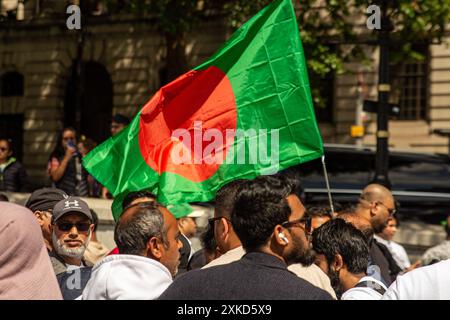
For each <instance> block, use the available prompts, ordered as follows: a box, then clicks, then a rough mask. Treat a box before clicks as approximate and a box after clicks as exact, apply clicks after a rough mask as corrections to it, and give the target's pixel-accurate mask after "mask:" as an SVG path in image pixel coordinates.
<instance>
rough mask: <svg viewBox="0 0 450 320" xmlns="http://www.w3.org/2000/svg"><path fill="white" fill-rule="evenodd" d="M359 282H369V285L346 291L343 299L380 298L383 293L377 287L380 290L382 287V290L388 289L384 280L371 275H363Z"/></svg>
mask: <svg viewBox="0 0 450 320" xmlns="http://www.w3.org/2000/svg"><path fill="white" fill-rule="evenodd" d="M359 283H367V286H362V287H353V288H351V289H349V290H347V291H345V292H344V294H343V295H342V297H341V300H380V299H381V297H382V296H383V295H382V294H381V293H379V292H378V291H377V290H375V288H376V289H378V290H379V289H380V288H381V289H382V291H386V290H387V288H386V286H385V285H384V284H383V282H381V281H379V280H377V279H375V278H373V277H370V276H365V277H362V278H361V279H360V280H359V281H358V284H359Z"/></svg>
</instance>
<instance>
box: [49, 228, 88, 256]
mask: <svg viewBox="0 0 450 320" xmlns="http://www.w3.org/2000/svg"><path fill="white" fill-rule="evenodd" d="M89 241H91V232H89V235H88V237H87V239H86V241H85V242H84V244H82V245H81V246H80V247H78V248H69V247H67V246H66V245H65V244H64V241H62V240H59V239H58V238H57V237H56V235H55V233H54V232H53V233H52V243H53V248H54V249H55V251H56V253H57V254H59V255H60V256H63V257H71V258H75V259H81V258H83V255H84V252H85V251H86V248H87V246H88V245H89Z"/></svg>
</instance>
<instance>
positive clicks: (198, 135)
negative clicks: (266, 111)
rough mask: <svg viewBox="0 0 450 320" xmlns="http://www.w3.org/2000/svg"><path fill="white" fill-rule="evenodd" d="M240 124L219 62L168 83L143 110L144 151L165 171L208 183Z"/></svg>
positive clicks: (158, 169) (151, 162)
mask: <svg viewBox="0 0 450 320" xmlns="http://www.w3.org/2000/svg"><path fill="white" fill-rule="evenodd" d="M236 125H237V109H236V100H235V97H234V93H233V88H232V86H231V83H230V80H229V79H228V78H227V76H226V74H225V73H224V72H223V71H222V70H220V69H219V68H217V67H214V66H211V67H209V68H207V69H205V70H201V71H196V70H194V71H190V72H188V73H186V74H184V75H182V76H181V77H179V78H177V79H176V80H174V81H173V82H171V83H169V84H167V85H166V86H164V87H162V88H161V89H160V90H159V91H158V92H157V93H156V94H155V95H154V96H153V97H152V99H151V100H150V101H149V102H148V103H147V104H146V105H145V106H144V108H143V109H142V112H141V118H140V125H139V126H140V127H139V146H140V150H141V154H142V156H143V158H144V159H145V162H146V163H147V164H148V165H149V166H150V167H151V168H152V169H153V170H155V171H156V172H158V174H159V175H161V173H163V172H172V173H175V174H179V175H181V176H183V177H185V178H187V179H189V180H191V181H193V182H201V181H205V180H206V179H208V178H210V177H211V176H212V175H213V174H214V173H215V172H216V171H217V169H218V168H219V167H220V165H221V164H222V163H223V162H224V161H225V158H226V155H227V152H228V150H229V147H230V146H231V145H232V144H233V141H234V136H235V133H236Z"/></svg>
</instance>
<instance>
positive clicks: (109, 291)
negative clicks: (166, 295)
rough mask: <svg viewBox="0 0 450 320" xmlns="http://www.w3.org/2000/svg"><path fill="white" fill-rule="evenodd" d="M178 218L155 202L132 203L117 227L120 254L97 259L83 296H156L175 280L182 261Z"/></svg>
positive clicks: (96, 298)
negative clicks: (97, 261) (98, 260)
mask: <svg viewBox="0 0 450 320" xmlns="http://www.w3.org/2000/svg"><path fill="white" fill-rule="evenodd" d="M179 237H180V231H179V230H178V225H177V220H176V219H175V217H174V216H173V215H172V214H171V213H170V212H169V211H168V210H167V209H166V208H164V207H161V206H160V205H158V204H156V203H155V202H143V203H137V204H135V205H131V206H129V207H128V208H127V209H126V210H125V211H124V213H123V214H122V215H121V217H120V220H119V221H118V223H117V225H116V228H115V230H114V240H115V242H116V243H117V247H118V248H119V252H120V254H117V255H111V256H108V257H106V258H104V259H103V260H102V261H100V262H99V263H97V264H96V265H95V267H94V268H93V269H92V275H91V278H90V280H89V282H88V283H87V285H86V288H85V289H84V291H83V300H152V299H156V298H158V297H159V296H160V295H161V293H163V292H164V291H165V290H166V289H167V287H168V286H169V285H170V284H171V283H172V279H173V277H174V276H175V275H176V273H177V271H178V265H179V263H180V261H179V259H180V252H179V249H180V248H181V242H180V240H179Z"/></svg>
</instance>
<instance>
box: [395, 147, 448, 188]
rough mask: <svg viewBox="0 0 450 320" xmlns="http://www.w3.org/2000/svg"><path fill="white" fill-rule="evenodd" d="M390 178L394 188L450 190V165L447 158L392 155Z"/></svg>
mask: <svg viewBox="0 0 450 320" xmlns="http://www.w3.org/2000/svg"><path fill="white" fill-rule="evenodd" d="M389 179H390V181H391V183H392V188H393V189H394V190H405V191H427V192H446V193H448V192H450V165H449V163H447V162H446V161H445V159H442V160H441V159H440V158H434V157H430V158H429V159H426V158H414V157H408V156H395V155H394V156H391V157H390V160H389Z"/></svg>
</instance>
